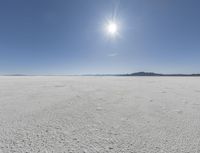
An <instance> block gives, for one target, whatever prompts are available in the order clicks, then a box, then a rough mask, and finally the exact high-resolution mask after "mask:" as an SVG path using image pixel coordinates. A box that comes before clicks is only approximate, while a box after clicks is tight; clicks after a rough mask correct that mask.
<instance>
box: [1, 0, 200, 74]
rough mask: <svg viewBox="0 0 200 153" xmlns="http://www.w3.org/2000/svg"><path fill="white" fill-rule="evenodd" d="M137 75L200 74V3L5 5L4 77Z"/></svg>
mask: <svg viewBox="0 0 200 153" xmlns="http://www.w3.org/2000/svg"><path fill="white" fill-rule="evenodd" d="M113 14H115V15H114V16H115V19H116V21H117V24H118V35H117V36H116V37H114V38H113V37H112V38H111V37H110V36H108V34H107V33H106V31H105V23H106V22H107V20H110V19H111V18H112V16H113ZM137 71H153V72H159V73H200V0H121V1H119V0H0V74H15V73H23V74H89V73H90V74H95V73H98V74H101V73H131V72H137Z"/></svg>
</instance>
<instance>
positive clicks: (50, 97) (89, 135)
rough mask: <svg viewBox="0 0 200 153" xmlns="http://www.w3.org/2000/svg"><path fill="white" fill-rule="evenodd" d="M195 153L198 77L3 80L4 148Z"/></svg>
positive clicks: (199, 140)
mask: <svg viewBox="0 0 200 153" xmlns="http://www.w3.org/2000/svg"><path fill="white" fill-rule="evenodd" d="M14 152H16V153H198V152H200V78H192V77H182V78H179V77H0V153H14Z"/></svg>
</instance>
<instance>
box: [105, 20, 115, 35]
mask: <svg viewBox="0 0 200 153" xmlns="http://www.w3.org/2000/svg"><path fill="white" fill-rule="evenodd" d="M117 31H118V26H117V24H116V23H115V22H109V23H108V25H107V32H108V34H110V35H111V36H114V35H116V34H117Z"/></svg>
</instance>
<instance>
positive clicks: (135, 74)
mask: <svg viewBox="0 0 200 153" xmlns="http://www.w3.org/2000/svg"><path fill="white" fill-rule="evenodd" d="M120 76H200V74H161V73H154V72H136V73H131V74H121V75H120Z"/></svg>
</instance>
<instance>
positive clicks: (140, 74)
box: [4, 72, 200, 77]
mask: <svg viewBox="0 0 200 153" xmlns="http://www.w3.org/2000/svg"><path fill="white" fill-rule="evenodd" d="M4 76H37V75H25V74H8V75H4ZM45 76H80V75H45ZM81 76H161V77H162V76H183V77H188V76H193V77H200V74H161V73H154V72H136V73H127V74H85V75H81Z"/></svg>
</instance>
